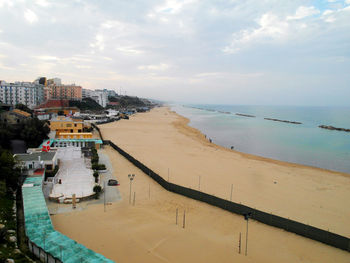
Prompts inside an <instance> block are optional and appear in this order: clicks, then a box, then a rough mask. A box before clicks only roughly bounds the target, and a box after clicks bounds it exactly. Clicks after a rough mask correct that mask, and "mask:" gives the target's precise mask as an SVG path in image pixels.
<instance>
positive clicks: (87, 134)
mask: <svg viewBox="0 0 350 263" xmlns="http://www.w3.org/2000/svg"><path fill="white" fill-rule="evenodd" d="M57 138H58V139H92V133H91V132H82V133H65V132H61V133H60V134H58V135H57Z"/></svg>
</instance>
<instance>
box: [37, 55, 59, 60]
mask: <svg viewBox="0 0 350 263" xmlns="http://www.w3.org/2000/svg"><path fill="white" fill-rule="evenodd" d="M33 57H34V58H36V59H39V60H43V61H58V60H59V58H58V57H55V56H46V55H43V56H33Z"/></svg>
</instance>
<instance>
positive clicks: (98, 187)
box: [92, 184, 102, 199]
mask: <svg viewBox="0 0 350 263" xmlns="http://www.w3.org/2000/svg"><path fill="white" fill-rule="evenodd" d="M92 191H94V193H95V195H96V199H98V198H99V196H100V193H101V192H102V187H101V186H100V185H98V184H97V185H95V186H94V188H93V189H92Z"/></svg>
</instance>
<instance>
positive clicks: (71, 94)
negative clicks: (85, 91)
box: [45, 84, 82, 100]
mask: <svg viewBox="0 0 350 263" xmlns="http://www.w3.org/2000/svg"><path fill="white" fill-rule="evenodd" d="M45 98H46V99H47V100H48V99H65V100H81V99H82V87H81V86H76V85H75V84H72V85H56V84H52V85H49V86H47V87H46V88H45Z"/></svg>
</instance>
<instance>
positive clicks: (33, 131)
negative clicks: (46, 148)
mask: <svg viewBox="0 0 350 263" xmlns="http://www.w3.org/2000/svg"><path fill="white" fill-rule="evenodd" d="M49 131H50V128H49V127H48V126H47V125H45V122H44V121H40V120H39V119H37V118H34V119H30V120H28V121H26V122H25V123H24V125H23V127H22V129H21V132H20V137H21V139H22V140H24V141H25V142H26V143H27V147H29V148H33V147H38V146H39V145H40V144H41V143H42V142H43V140H45V139H47V138H48V137H47V134H48V133H49Z"/></svg>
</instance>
